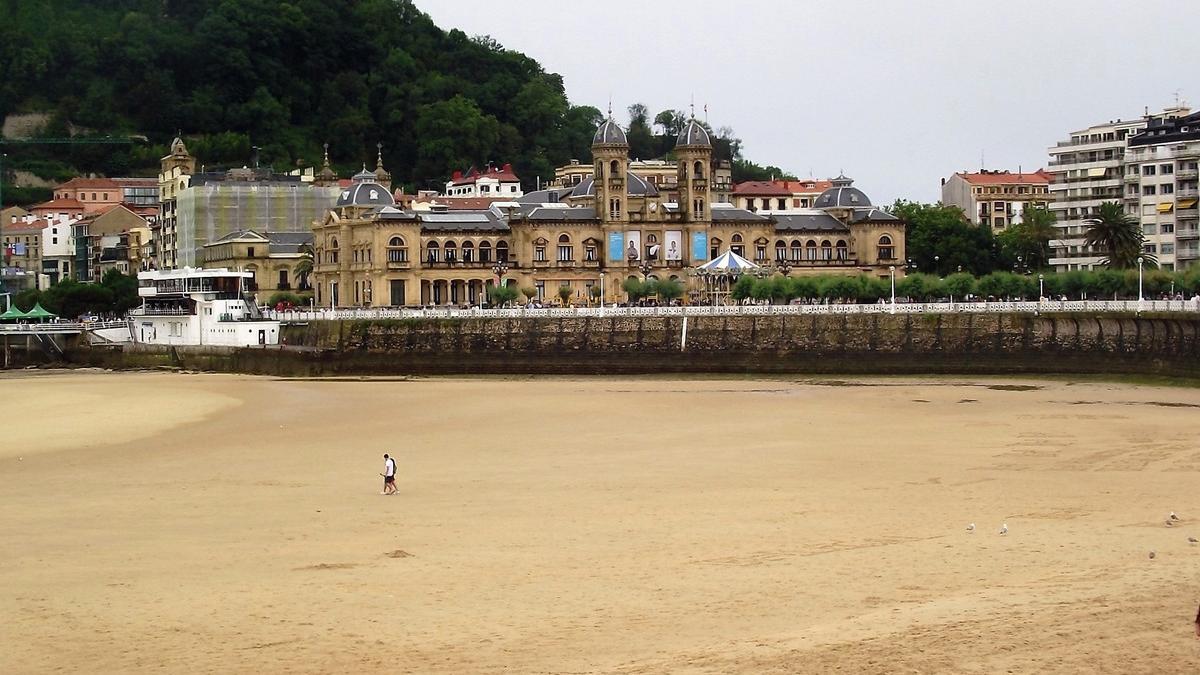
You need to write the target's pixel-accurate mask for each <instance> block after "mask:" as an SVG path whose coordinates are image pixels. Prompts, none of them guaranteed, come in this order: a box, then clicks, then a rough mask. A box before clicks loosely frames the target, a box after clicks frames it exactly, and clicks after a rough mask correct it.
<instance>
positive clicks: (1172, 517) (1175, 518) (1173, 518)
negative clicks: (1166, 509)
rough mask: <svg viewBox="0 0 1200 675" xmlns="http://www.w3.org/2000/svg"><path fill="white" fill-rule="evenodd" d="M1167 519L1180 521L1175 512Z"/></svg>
mask: <svg viewBox="0 0 1200 675" xmlns="http://www.w3.org/2000/svg"><path fill="white" fill-rule="evenodd" d="M1167 518H1168V519H1170V520H1179V516H1177V515H1175V512H1174V511H1172V512H1171V514H1170V515H1168V516H1167Z"/></svg>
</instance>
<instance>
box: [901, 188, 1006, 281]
mask: <svg viewBox="0 0 1200 675" xmlns="http://www.w3.org/2000/svg"><path fill="white" fill-rule="evenodd" d="M889 210H890V211H891V213H892V214H893V215H895V216H897V217H899V218H901V219H902V220H904V221H906V222H907V223H908V227H907V228H906V229H905V234H904V241H905V251H906V252H907V255H908V259H909V260H912V261H913V262H914V263H915V264H916V267H917V270H919V271H922V272H931V273H936V274H937V275H938V276H945V275H946V274H947V273H949V272H952V271H957V270H958V269H959V268H960V267H961V268H962V270H963V271H964V272H971V273H972V274H975V275H981V274H987V273H988V272H990V271H992V270H994V269H996V268H997V267H998V258H999V256H998V249H997V245H996V241H995V238H994V237H993V236H992V231H991V229H990V228H988V227H981V226H978V225H974V224H972V223H971V222H969V221H968V220H967V218H966V215H965V214H964V213H963V211H962V209H960V208H958V207H956V206H946V205H944V204H921V203H918V202H909V201H903V200H898V201H897V202H896V203H895V204H893V205H892V207H891V208H890V209H889Z"/></svg>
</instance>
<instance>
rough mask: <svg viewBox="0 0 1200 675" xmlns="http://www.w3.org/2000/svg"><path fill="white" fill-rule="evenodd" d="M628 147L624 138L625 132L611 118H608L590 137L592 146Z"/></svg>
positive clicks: (627, 142)
mask: <svg viewBox="0 0 1200 675" xmlns="http://www.w3.org/2000/svg"><path fill="white" fill-rule="evenodd" d="M602 144H607V145H629V141H628V140H627V139H626V138H625V130H624V129H622V128H621V126H620V125H619V124H617V122H616V120H614V119H613V118H611V117H610V118H608V119H606V120H604V122H603V123H602V124H601V125H600V126H599V127H598V128H597V129H596V135H595V136H592V145H602Z"/></svg>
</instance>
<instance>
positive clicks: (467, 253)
mask: <svg viewBox="0 0 1200 675" xmlns="http://www.w3.org/2000/svg"><path fill="white" fill-rule="evenodd" d="M462 261H463V262H465V263H469V262H475V244H474V243H472V242H471V241H469V240H468V241H464V242H463V243H462Z"/></svg>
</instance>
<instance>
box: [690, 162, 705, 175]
mask: <svg viewBox="0 0 1200 675" xmlns="http://www.w3.org/2000/svg"><path fill="white" fill-rule="evenodd" d="M692 177H693V178H704V163H703V162H701V161H700V160H696V163H695V164H693V165H692Z"/></svg>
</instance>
